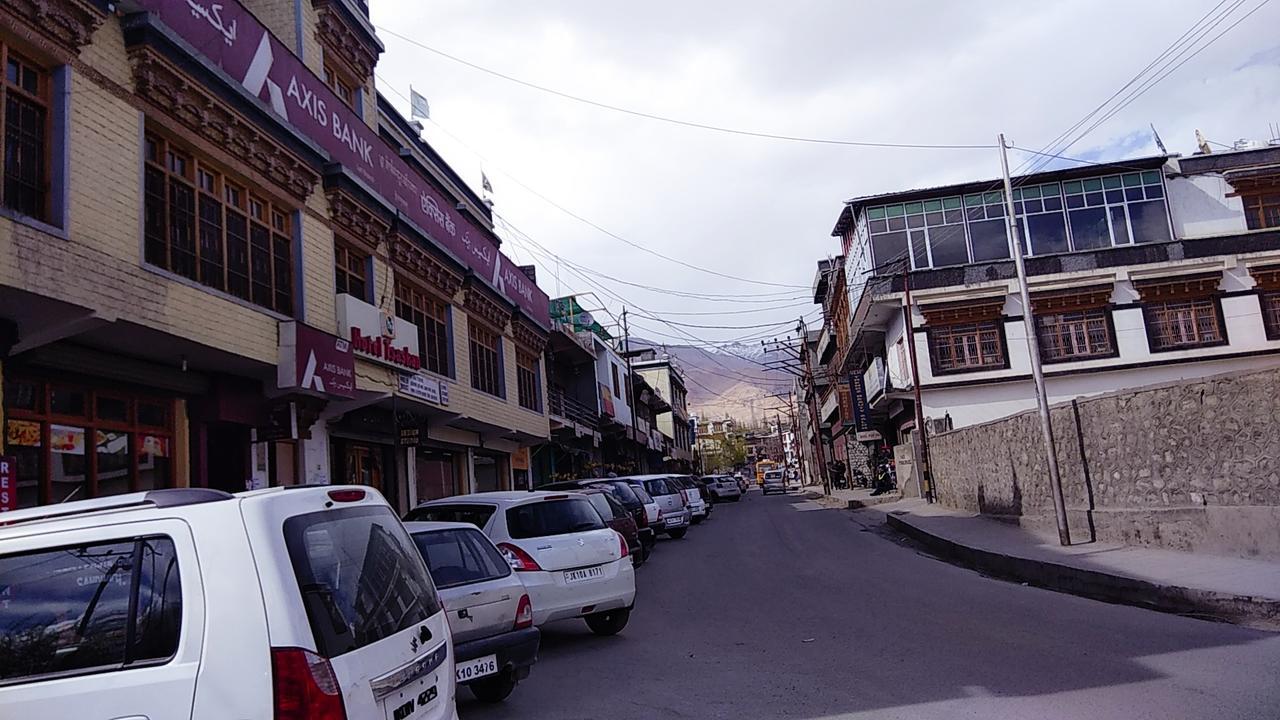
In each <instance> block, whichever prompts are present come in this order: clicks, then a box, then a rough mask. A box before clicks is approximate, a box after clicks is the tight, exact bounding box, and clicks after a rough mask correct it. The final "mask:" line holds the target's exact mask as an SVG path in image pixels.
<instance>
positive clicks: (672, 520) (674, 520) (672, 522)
mask: <svg viewBox="0 0 1280 720" xmlns="http://www.w3.org/2000/svg"><path fill="white" fill-rule="evenodd" d="M683 524H684V518H683V517H673V518H669V519H668V520H667V527H671V526H672V525H683Z"/></svg>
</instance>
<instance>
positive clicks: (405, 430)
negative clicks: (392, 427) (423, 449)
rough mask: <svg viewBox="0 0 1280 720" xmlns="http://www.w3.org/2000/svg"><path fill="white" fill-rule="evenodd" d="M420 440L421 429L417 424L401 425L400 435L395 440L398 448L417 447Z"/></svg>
mask: <svg viewBox="0 0 1280 720" xmlns="http://www.w3.org/2000/svg"><path fill="white" fill-rule="evenodd" d="M421 438H422V427H421V426H420V425H418V424H417V423H413V424H410V425H401V426H400V434H399V436H398V437H397V438H396V442H397V444H399V445H400V447H418V442H419V440H421Z"/></svg>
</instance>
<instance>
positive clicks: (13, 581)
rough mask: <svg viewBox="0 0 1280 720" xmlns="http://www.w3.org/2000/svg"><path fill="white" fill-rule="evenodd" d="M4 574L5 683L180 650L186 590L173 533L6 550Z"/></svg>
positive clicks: (0, 615) (0, 566)
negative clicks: (13, 551)
mask: <svg viewBox="0 0 1280 720" xmlns="http://www.w3.org/2000/svg"><path fill="white" fill-rule="evenodd" d="M0 578H3V579H4V585H3V587H2V588H0V648H3V652H0V683H11V682H22V681H24V680H34V679H40V678H43V677H49V676H58V675H67V674H81V673H87V672H95V671H101V670H110V669H117V668H121V667H128V666H131V665H133V664H141V663H153V662H156V661H158V660H167V659H168V658H170V657H172V656H173V654H174V652H175V651H176V650H177V647H178V639H179V634H180V631H181V625H182V594H181V586H180V583H179V573H178V567H177V559H176V553H175V550H174V546H173V542H172V541H170V540H169V539H168V538H162V537H149V538H143V539H140V540H136V541H135V540H128V541H121V542H105V543H97V544H92V545H78V546H72V547H63V548H58V549H56V550H40V551H37V552H30V553H20V554H16V555H8V556H5V557H0ZM134 587H136V588H137V592H136V595H135V594H134V592H133V590H132V588H134ZM131 609H132V610H133V618H134V622H133V623H130V621H129V620H130V610H131Z"/></svg>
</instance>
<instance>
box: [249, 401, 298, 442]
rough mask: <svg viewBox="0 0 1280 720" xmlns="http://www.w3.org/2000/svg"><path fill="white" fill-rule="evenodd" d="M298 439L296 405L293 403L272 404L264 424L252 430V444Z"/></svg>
mask: <svg viewBox="0 0 1280 720" xmlns="http://www.w3.org/2000/svg"><path fill="white" fill-rule="evenodd" d="M297 437H298V405H297V403H293V402H276V403H272V404H271V406H270V407H269V408H268V409H267V418H266V422H265V423H263V424H262V425H260V426H258V427H257V428H255V429H254V438H253V439H254V442H259V443H262V442H269V441H273V440H296V439H297Z"/></svg>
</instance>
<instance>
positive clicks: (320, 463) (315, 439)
mask: <svg viewBox="0 0 1280 720" xmlns="http://www.w3.org/2000/svg"><path fill="white" fill-rule="evenodd" d="M298 444H299V446H300V447H301V451H300V455H301V458H300V461H299V463H298V482H299V483H301V484H305V485H332V484H333V478H332V474H331V469H330V467H329V461H330V460H329V423H328V421H326V420H317V421H316V422H315V423H314V424H313V425H312V426H311V437H310V438H309V439H307V440H302V441H300V442H299V443H298Z"/></svg>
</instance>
